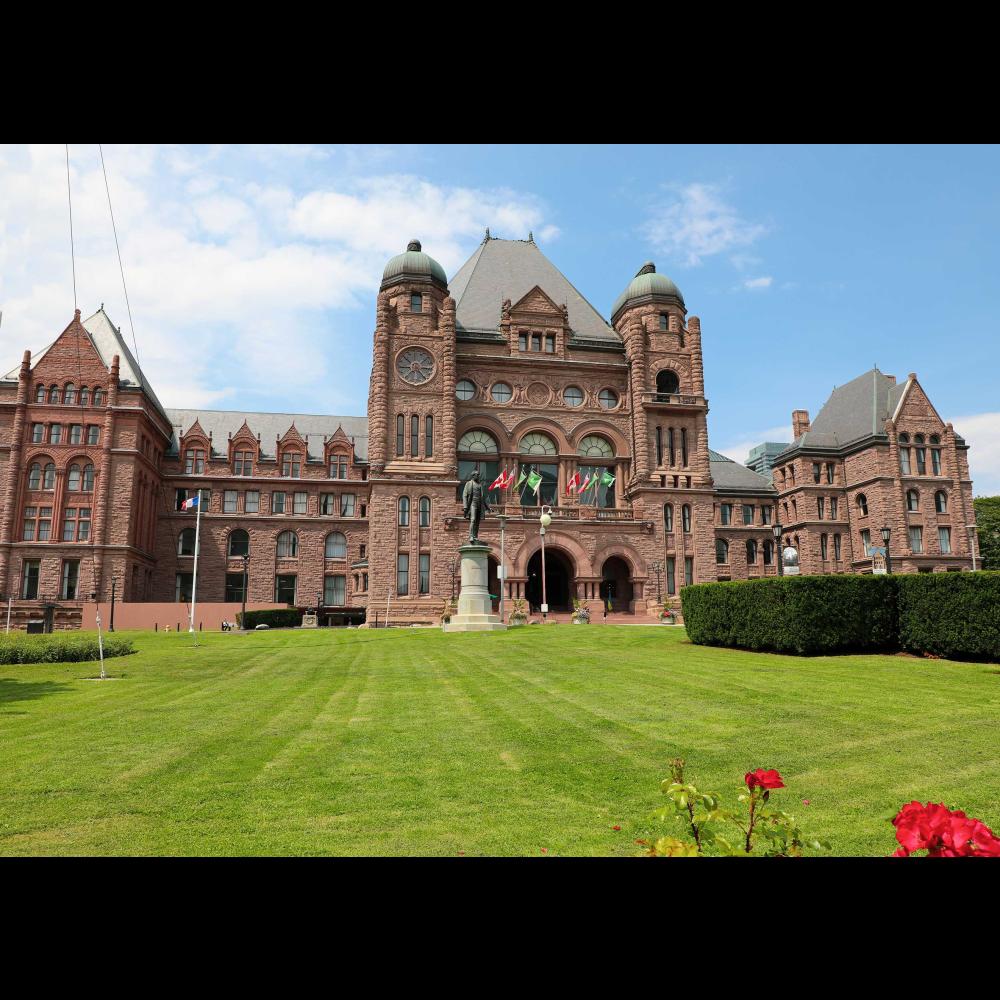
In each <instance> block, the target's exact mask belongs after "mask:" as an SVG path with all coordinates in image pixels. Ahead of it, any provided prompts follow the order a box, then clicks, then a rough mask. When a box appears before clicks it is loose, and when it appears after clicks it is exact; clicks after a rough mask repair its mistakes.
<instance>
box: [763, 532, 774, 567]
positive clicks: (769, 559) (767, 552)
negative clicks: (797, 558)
mask: <svg viewBox="0 0 1000 1000" xmlns="http://www.w3.org/2000/svg"><path fill="white" fill-rule="evenodd" d="M773 562H774V542H772V541H771V540H770V539H769V538H768V539H765V540H764V565H765V566H770V565H772V563H773Z"/></svg>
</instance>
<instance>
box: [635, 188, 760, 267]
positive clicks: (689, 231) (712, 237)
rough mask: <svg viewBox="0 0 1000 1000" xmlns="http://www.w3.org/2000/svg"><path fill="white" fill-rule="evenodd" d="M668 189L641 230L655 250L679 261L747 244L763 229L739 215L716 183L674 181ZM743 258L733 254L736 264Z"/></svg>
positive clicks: (691, 260)
mask: <svg viewBox="0 0 1000 1000" xmlns="http://www.w3.org/2000/svg"><path fill="white" fill-rule="evenodd" d="M671 191H672V194H671V196H670V198H669V199H668V200H667V201H665V202H663V203H661V204H659V205H657V206H656V207H655V208H654V209H653V212H652V215H651V217H650V218H649V219H648V220H647V221H646V222H645V223H644V224H643V226H642V232H643V234H644V235H645V236H646V238H647V239H648V240H649V241H650V242H651V243H652V244H653V246H655V247H656V248H657V249H658V250H663V251H665V252H666V253H668V254H670V255H671V257H673V258H674V259H676V260H678V261H680V262H682V263H685V264H688V265H695V264H700V263H701V262H702V260H703V259H704V258H705V257H711V256H714V255H716V254H721V253H731V252H733V251H737V250H739V248H741V247H748V246H750V245H751V244H752V243H754V242H755V241H756V240H758V239H759V238H760V237H761V236H763V235H764V234H765V233H766V232H767V227H766V226H765V225H763V224H761V223H755V222H749V221H748V220H746V219H744V218H742V217H741V216H740V214H739V212H738V211H737V210H736V209H735V208H734V207H733V206H732V205H730V204H728V203H727V202H726V201H725V200H724V198H723V197H722V189H721V188H720V186H719V185H717V184H704V183H694V184H686V185H681V186H678V185H675V186H672V188H671ZM746 259H747V258H746V257H745V256H743V255H739V254H737V256H736V260H735V261H734V263H736V264H737V267H739V266H741V264H742V262H744V261H745V260H746Z"/></svg>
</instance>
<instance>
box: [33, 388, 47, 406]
mask: <svg viewBox="0 0 1000 1000" xmlns="http://www.w3.org/2000/svg"><path fill="white" fill-rule="evenodd" d="M35 402H36V403H44V402H45V386H44V385H39V386H38V388H36V389H35Z"/></svg>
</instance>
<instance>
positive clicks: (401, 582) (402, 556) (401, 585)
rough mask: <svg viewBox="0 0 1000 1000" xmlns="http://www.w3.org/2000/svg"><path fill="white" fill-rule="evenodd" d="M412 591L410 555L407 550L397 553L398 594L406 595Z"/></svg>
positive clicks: (400, 595)
mask: <svg viewBox="0 0 1000 1000" xmlns="http://www.w3.org/2000/svg"><path fill="white" fill-rule="evenodd" d="M409 593H410V556H409V554H408V553H406V552H400V553H398V554H397V555H396V594H397V596H399V597H406V596H407V595H408V594H409Z"/></svg>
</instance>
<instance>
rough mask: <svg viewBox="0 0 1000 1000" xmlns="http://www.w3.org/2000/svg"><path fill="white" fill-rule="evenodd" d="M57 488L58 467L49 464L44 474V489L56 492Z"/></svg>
mask: <svg viewBox="0 0 1000 1000" xmlns="http://www.w3.org/2000/svg"><path fill="white" fill-rule="evenodd" d="M55 488H56V467H55V465H53V464H52V462H49V463H48V464H47V465H46V466H45V469H44V470H43V472H42V489H43V490H54V489H55Z"/></svg>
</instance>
